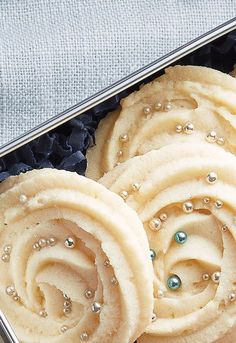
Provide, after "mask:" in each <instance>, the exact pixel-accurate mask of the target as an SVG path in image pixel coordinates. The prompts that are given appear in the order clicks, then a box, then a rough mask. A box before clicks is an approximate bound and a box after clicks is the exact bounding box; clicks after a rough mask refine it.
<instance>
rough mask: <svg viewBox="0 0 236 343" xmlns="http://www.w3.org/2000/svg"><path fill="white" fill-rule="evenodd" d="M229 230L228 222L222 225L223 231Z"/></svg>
mask: <svg viewBox="0 0 236 343" xmlns="http://www.w3.org/2000/svg"><path fill="white" fill-rule="evenodd" d="M227 230H228V226H227V225H226V224H224V225H222V227H221V231H223V232H226V231H227Z"/></svg>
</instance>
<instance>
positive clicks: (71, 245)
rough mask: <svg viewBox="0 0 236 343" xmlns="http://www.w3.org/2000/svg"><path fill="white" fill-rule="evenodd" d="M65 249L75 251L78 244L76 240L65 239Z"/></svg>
mask: <svg viewBox="0 0 236 343" xmlns="http://www.w3.org/2000/svg"><path fill="white" fill-rule="evenodd" d="M64 244H65V247H66V248H68V249H74V247H75V245H76V242H75V239H74V238H73V237H67V238H66V239H65V242H64Z"/></svg>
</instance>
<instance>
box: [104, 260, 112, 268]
mask: <svg viewBox="0 0 236 343" xmlns="http://www.w3.org/2000/svg"><path fill="white" fill-rule="evenodd" d="M103 264H104V266H105V267H107V268H108V267H110V266H111V264H110V261H109V260H105V261H104V263H103Z"/></svg>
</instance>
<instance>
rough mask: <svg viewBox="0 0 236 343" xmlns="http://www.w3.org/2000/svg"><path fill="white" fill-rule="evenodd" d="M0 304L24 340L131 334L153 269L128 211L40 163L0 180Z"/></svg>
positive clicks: (116, 338)
mask: <svg viewBox="0 0 236 343" xmlns="http://www.w3.org/2000/svg"><path fill="white" fill-rule="evenodd" d="M0 249H1V261H0V295H1V296H0V307H1V309H2V311H3V312H4V313H5V315H6V316H7V318H8V319H9V321H10V323H11V324H12V326H13V328H14V330H15V332H16V334H17V336H18V338H19V340H20V341H21V342H27V343H28V342H29V343H34V342H35V343H36V342H40V343H51V342H58V343H59V342H66V343H69V342H73V343H74V342H80V341H81V342H84V341H86V342H87V341H88V342H93V343H101V342H109V343H110V342H114V343H115V342H117V343H121V342H122V343H125V342H127V343H128V342H130V343H133V342H134V341H135V339H136V338H137V337H138V336H140V335H141V333H142V332H143V331H144V330H145V327H146V326H147V325H148V324H149V323H150V322H151V317H152V313H153V296H152V293H153V269H152V262H151V259H150V255H149V246H148V241H147V238H146V234H145V231H144V230H143V226H142V223H141V222H140V220H139V218H138V216H137V215H136V213H135V212H134V211H133V210H132V209H131V208H129V207H128V206H127V205H125V204H124V203H123V200H122V199H120V198H119V197H118V196H117V195H115V194H113V193H112V192H110V191H109V190H107V189H106V188H105V187H103V186H102V185H99V184H97V183H96V182H94V181H92V180H89V179H86V178H85V177H82V176H78V175H77V174H76V173H71V172H66V171H58V170H53V169H43V170H39V171H32V172H28V173H26V174H24V175H23V174H21V175H20V176H19V177H12V178H9V179H8V180H7V181H5V182H3V183H2V184H1V185H0Z"/></svg>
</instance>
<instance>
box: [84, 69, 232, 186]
mask: <svg viewBox="0 0 236 343" xmlns="http://www.w3.org/2000/svg"><path fill="white" fill-rule="evenodd" d="M235 92H236V80H235V78H233V77H232V76H229V75H226V74H224V73H221V72H219V71H216V70H213V69H210V68H205V67H195V66H175V67H170V68H168V69H166V71H165V74H164V75H163V76H161V77H159V78H157V79H156V80H155V81H153V82H151V83H149V84H146V85H145V86H143V87H142V88H141V89H140V90H139V91H138V92H134V93H132V94H131V95H129V96H128V97H127V98H125V99H124V100H123V101H122V102H121V110H120V112H117V111H116V112H113V113H110V114H109V115H108V116H107V117H106V118H105V119H104V120H102V121H101V123H100V125H99V127H98V130H97V131H96V142H97V145H96V146H95V147H93V148H92V149H90V150H89V151H88V155H87V157H88V169H87V176H88V177H90V178H92V179H95V180H97V179H99V178H100V177H102V176H103V174H104V173H106V172H108V171H109V170H112V169H113V168H114V167H115V166H116V165H117V163H120V162H124V161H126V160H127V159H129V158H131V157H133V156H137V155H143V154H145V153H146V152H148V151H151V150H153V149H159V148H161V147H162V146H165V145H168V144H173V143H175V142H176V143H177V142H189V143H191V142H193V143H194V142H195V141H196V140H198V141H199V142H204V141H207V142H208V143H209V144H214V145H220V146H222V147H223V148H224V149H225V150H227V151H230V152H233V153H236V135H235V128H236V116H234V114H236V100H235Z"/></svg>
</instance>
